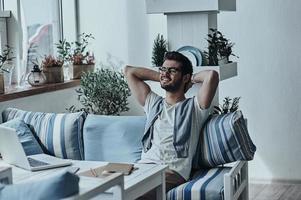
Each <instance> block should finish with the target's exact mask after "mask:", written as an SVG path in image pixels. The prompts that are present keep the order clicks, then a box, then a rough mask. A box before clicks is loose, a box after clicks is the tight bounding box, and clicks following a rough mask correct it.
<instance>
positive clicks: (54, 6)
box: [22, 0, 61, 75]
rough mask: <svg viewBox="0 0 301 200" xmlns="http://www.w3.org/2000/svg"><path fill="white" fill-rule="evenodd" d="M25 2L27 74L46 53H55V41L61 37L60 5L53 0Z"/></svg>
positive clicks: (23, 26)
mask: <svg viewBox="0 0 301 200" xmlns="http://www.w3.org/2000/svg"><path fill="white" fill-rule="evenodd" d="M22 4H23V8H22V10H23V15H24V16H23V21H22V29H23V38H24V40H23V47H24V49H27V51H26V50H25V51H24V60H25V64H26V69H25V70H24V71H25V74H27V73H28V72H30V70H31V69H32V67H33V63H35V62H36V63H40V62H41V60H42V58H43V57H44V56H45V55H49V54H51V55H54V54H55V45H54V44H55V43H57V42H58V41H59V39H60V35H61V27H60V24H61V23H60V12H59V11H60V5H59V1H57V0H56V1H53V0H43V1H41V0H26V1H23V2H22ZM23 75H24V74H23Z"/></svg>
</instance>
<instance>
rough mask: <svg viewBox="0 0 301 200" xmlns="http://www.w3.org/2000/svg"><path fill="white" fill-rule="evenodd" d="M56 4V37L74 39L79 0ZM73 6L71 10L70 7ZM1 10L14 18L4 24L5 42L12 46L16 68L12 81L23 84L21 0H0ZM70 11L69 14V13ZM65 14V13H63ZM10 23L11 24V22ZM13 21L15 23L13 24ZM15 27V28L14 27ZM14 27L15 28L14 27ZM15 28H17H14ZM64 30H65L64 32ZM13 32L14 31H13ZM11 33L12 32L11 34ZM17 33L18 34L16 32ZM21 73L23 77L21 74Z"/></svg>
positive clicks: (77, 29)
mask: <svg viewBox="0 0 301 200" xmlns="http://www.w3.org/2000/svg"><path fill="white" fill-rule="evenodd" d="M9 1H14V3H11V2H9ZM56 1H57V5H58V13H59V19H58V20H59V22H58V29H59V35H58V36H59V37H58V39H63V38H65V36H66V35H68V36H69V37H70V35H71V36H72V37H71V39H70V38H68V40H69V39H70V40H76V39H77V35H78V33H79V19H78V16H79V15H78V4H79V0H64V1H63V0H56ZM71 6H73V9H74V10H73V11H72V8H71V12H70V7H71ZM1 9H3V10H5V9H6V10H10V11H11V13H12V15H14V18H15V19H16V20H8V22H7V25H6V33H7V38H6V39H7V43H6V44H8V45H10V46H12V47H14V50H15V52H14V54H15V55H14V57H15V59H14V65H15V67H16V68H17V69H16V72H17V73H16V72H14V73H13V74H14V76H13V77H14V78H13V80H14V81H13V82H14V83H16V84H17V85H18V86H22V85H24V83H26V80H25V78H24V75H25V76H26V74H24V73H21V71H22V70H24V67H25V66H24V65H25V63H24V62H23V61H24V59H23V58H22V52H23V51H24V50H25V49H23V45H22V44H23V40H24V39H23V37H22V32H23V29H22V20H21V16H20V15H21V14H20V13H21V0H0V11H1ZM70 13H71V14H70ZM65 14H66V15H65ZM72 17H73V18H72ZM70 19H71V20H72V22H71V24H72V25H73V26H74V27H72V28H70V26H69V25H68V21H71V20H70ZM14 21H15V22H14ZM11 23H12V24H11ZM13 23H15V24H13ZM64 23H66V24H67V25H68V26H69V27H68V28H69V29H72V30H71V32H72V33H70V30H66V29H65V28H64ZM16 27H17V28H16ZM14 28H15V29H14ZM16 29H17V30H16ZM64 31H66V32H64ZM14 32H15V33H14ZM11 33H13V34H11ZM17 33H19V34H17ZM21 75H23V78H22V76H21Z"/></svg>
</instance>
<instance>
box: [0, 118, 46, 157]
mask: <svg viewBox="0 0 301 200" xmlns="http://www.w3.org/2000/svg"><path fill="white" fill-rule="evenodd" d="M1 126H5V127H9V128H13V129H15V130H16V132H17V134H18V138H19V140H20V142H21V144H22V146H23V149H24V151H25V154H26V155H27V156H29V155H34V154H40V153H43V150H42V148H41V146H40V144H39V143H38V141H37V140H36V138H35V136H34V135H33V133H32V132H31V130H30V128H29V127H28V125H27V124H26V123H25V122H24V121H23V120H21V119H12V120H9V121H8V122H5V123H3V124H1Z"/></svg>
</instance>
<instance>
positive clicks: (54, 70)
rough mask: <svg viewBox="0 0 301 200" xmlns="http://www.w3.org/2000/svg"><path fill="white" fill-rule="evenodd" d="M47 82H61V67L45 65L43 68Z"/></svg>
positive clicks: (62, 73)
mask: <svg viewBox="0 0 301 200" xmlns="http://www.w3.org/2000/svg"><path fill="white" fill-rule="evenodd" d="M43 72H44V74H45V77H46V82H47V83H63V82H64V70H63V67H61V66H59V67H47V68H44V69H43Z"/></svg>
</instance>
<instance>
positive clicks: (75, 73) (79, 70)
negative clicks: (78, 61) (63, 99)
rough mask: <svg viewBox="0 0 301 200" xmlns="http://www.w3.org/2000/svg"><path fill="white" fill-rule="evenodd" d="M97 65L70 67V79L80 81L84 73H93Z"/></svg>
mask: <svg viewBox="0 0 301 200" xmlns="http://www.w3.org/2000/svg"><path fill="white" fill-rule="evenodd" d="M94 67H95V65H94V64H93V65H87V64H83V65H73V64H72V65H70V66H69V76H70V79H80V77H81V76H82V74H83V73H87V72H93V71H94Z"/></svg>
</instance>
